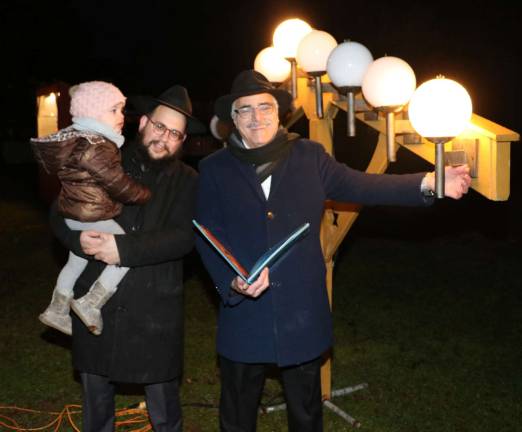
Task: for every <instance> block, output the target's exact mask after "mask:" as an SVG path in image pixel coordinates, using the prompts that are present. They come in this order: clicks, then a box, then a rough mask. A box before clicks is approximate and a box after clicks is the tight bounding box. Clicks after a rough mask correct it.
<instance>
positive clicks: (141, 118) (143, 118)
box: [138, 115, 149, 132]
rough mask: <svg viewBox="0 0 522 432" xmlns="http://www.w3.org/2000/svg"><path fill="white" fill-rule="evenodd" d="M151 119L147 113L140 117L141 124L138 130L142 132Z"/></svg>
mask: <svg viewBox="0 0 522 432" xmlns="http://www.w3.org/2000/svg"><path fill="white" fill-rule="evenodd" d="M148 121H149V118H148V117H147V116H146V115H142V116H141V117H140V124H139V126H138V131H139V132H141V131H142V130H143V128H144V127H145V126H146V125H147V122H148Z"/></svg>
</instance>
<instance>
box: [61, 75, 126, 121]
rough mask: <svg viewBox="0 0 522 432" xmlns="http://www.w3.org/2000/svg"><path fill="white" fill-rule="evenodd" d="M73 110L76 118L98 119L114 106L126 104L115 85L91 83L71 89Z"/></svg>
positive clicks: (72, 112) (72, 113) (71, 111)
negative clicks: (121, 103)
mask: <svg viewBox="0 0 522 432" xmlns="http://www.w3.org/2000/svg"><path fill="white" fill-rule="evenodd" d="M69 94H70V95H71V109H70V113H71V115H72V116H74V117H89V118H94V119H97V118H98V117H99V116H100V115H101V114H103V113H104V112H107V111H108V110H110V108H112V107H113V106H114V105H116V104H118V103H120V102H125V96H123V93H122V92H121V91H120V90H119V89H118V87H116V86H115V85H113V84H110V83H108V82H104V81H89V82H84V83H81V84H78V85H75V86H73V87H71V88H70V90H69Z"/></svg>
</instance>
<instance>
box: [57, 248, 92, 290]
mask: <svg viewBox="0 0 522 432" xmlns="http://www.w3.org/2000/svg"><path fill="white" fill-rule="evenodd" d="M87 263H88V261H87V260H86V259H85V258H82V257H79V256H78V255H75V254H73V253H72V252H69V259H68V260H67V262H66V263H65V265H64V266H63V268H62V270H61V271H60V274H59V275H58V280H57V281H56V288H55V290H56V291H58V292H59V293H60V294H63V295H64V296H66V297H72V295H73V288H74V284H75V283H76V280H77V279H78V278H79V277H80V275H81V274H82V272H83V271H84V270H85V267H87Z"/></svg>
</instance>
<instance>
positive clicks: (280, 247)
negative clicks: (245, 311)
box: [192, 219, 310, 284]
mask: <svg viewBox="0 0 522 432" xmlns="http://www.w3.org/2000/svg"><path fill="white" fill-rule="evenodd" d="M192 223H193V224H194V226H195V227H196V228H197V229H198V230H199V232H200V233H201V234H203V237H205V238H206V239H207V240H208V241H209V243H210V244H211V245H212V246H214V248H215V249H216V250H217V251H218V252H219V254H220V255H221V256H222V257H223V258H224V259H225V261H226V262H227V263H228V264H229V265H230V267H232V268H233V269H234V271H235V272H236V273H237V274H238V275H239V277H240V278H241V279H243V280H244V281H245V282H246V283H248V284H251V283H252V282H254V281H255V280H256V279H257V277H258V276H259V273H261V271H262V270H263V269H264V268H265V267H270V266H271V265H272V264H273V263H274V262H275V261H276V260H277V259H278V258H279V257H280V256H281V255H283V254H284V253H285V252H286V251H287V250H288V249H290V247H291V246H292V245H293V244H295V242H296V241H297V240H299V239H300V238H301V237H303V236H304V235H305V234H306V233H307V232H308V230H309V228H310V224H309V223H308V222H307V223H305V224H303V225H301V226H300V227H299V228H297V229H296V230H295V231H294V232H292V233H291V234H290V235H289V236H288V237H286V238H284V239H283V240H281V241H280V242H279V243H277V244H276V245H274V246H273V247H271V248H270V249H268V250H267V251H266V252H265V253H264V254H263V255H261V256H260V257H259V259H258V260H257V261H256V263H255V264H254V266H253V267H252V268H251V269H250V271H247V270H246V269H245V268H244V267H243V266H242V265H241V264H240V263H239V261H238V260H237V259H236V258H235V257H234V255H232V254H231V253H230V251H229V250H227V248H225V246H223V244H222V243H221V242H220V241H219V240H218V239H217V238H216V237H215V236H214V235H213V234H212V233H211V232H210V231H209V230H208V228H205V227H204V226H203V225H201V224H199V223H198V222H196V221H195V220H194V219H192Z"/></svg>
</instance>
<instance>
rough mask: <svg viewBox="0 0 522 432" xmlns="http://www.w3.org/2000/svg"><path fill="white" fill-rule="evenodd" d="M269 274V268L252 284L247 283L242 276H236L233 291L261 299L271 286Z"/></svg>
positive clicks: (233, 281) (262, 271)
mask: <svg viewBox="0 0 522 432" xmlns="http://www.w3.org/2000/svg"><path fill="white" fill-rule="evenodd" d="M269 273H270V271H269V269H268V267H265V268H264V269H263V270H261V273H259V277H258V278H257V279H256V280H255V281H253V282H252V283H251V284H249V283H248V282H245V281H244V280H243V278H241V277H240V276H236V277H235V278H234V279H233V280H232V289H233V290H234V291H236V292H238V293H240V294H242V295H246V296H249V297H254V298H255V297H259V296H260V295H261V294H262V293H263V291H265V290H266V289H267V288H268V287H269V286H270V275H269Z"/></svg>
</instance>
